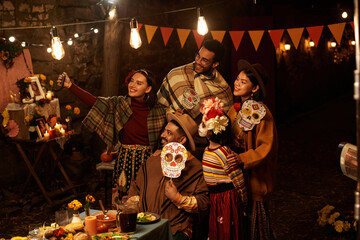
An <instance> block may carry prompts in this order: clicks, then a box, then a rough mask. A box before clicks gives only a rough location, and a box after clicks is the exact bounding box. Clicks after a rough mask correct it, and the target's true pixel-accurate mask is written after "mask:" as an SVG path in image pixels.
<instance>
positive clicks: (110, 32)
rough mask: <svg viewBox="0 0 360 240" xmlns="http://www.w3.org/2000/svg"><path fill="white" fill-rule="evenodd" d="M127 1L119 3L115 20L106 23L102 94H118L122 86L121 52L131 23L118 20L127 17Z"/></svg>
mask: <svg viewBox="0 0 360 240" xmlns="http://www.w3.org/2000/svg"><path fill="white" fill-rule="evenodd" d="M126 9H127V1H121V6H120V4H118V5H117V11H116V12H117V13H116V16H115V17H114V20H113V21H109V22H106V23H105V32H104V71H103V81H102V88H101V95H102V96H117V95H118V94H119V86H120V80H121V79H120V66H121V64H122V63H121V61H120V59H121V52H122V46H123V45H124V44H123V42H124V40H125V39H127V38H126V36H125V34H127V33H128V32H129V31H127V30H126V27H128V28H129V25H128V24H126V23H124V22H123V21H117V19H118V18H122V17H125V14H126Z"/></svg>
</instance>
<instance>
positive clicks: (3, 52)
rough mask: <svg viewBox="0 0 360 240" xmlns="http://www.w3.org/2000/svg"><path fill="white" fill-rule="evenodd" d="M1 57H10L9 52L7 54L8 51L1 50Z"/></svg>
mask: <svg viewBox="0 0 360 240" xmlns="http://www.w3.org/2000/svg"><path fill="white" fill-rule="evenodd" d="M0 55H1V59H2V60H4V61H5V60H7V59H8V58H9V57H10V54H9V52H8V51H4V50H1V54H0Z"/></svg>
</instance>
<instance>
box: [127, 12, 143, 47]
mask: <svg viewBox="0 0 360 240" xmlns="http://www.w3.org/2000/svg"><path fill="white" fill-rule="evenodd" d="M130 29H131V30H130V46H131V47H132V48H135V49H138V48H139V47H140V46H141V44H142V42H141V38H140V34H139V30H138V28H137V21H136V19H135V18H133V19H131V21H130Z"/></svg>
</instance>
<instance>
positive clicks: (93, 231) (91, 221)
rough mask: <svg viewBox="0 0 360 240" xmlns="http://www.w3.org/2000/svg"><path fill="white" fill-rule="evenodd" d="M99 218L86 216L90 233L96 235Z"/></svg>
mask: <svg viewBox="0 0 360 240" xmlns="http://www.w3.org/2000/svg"><path fill="white" fill-rule="evenodd" d="M96 225H97V219H96V217H95V216H87V217H85V227H86V228H87V230H88V232H89V235H90V236H92V235H95V234H96V233H97V231H96Z"/></svg>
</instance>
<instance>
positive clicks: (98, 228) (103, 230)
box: [96, 223, 108, 233]
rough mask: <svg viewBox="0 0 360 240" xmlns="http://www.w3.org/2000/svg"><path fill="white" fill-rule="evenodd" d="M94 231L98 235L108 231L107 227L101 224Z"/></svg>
mask: <svg viewBox="0 0 360 240" xmlns="http://www.w3.org/2000/svg"><path fill="white" fill-rule="evenodd" d="M96 230H97V232H98V233H104V232H107V231H108V226H106V224H105V223H102V224H99V225H98V226H97V227H96Z"/></svg>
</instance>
